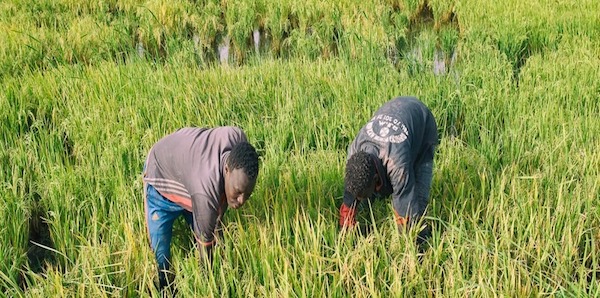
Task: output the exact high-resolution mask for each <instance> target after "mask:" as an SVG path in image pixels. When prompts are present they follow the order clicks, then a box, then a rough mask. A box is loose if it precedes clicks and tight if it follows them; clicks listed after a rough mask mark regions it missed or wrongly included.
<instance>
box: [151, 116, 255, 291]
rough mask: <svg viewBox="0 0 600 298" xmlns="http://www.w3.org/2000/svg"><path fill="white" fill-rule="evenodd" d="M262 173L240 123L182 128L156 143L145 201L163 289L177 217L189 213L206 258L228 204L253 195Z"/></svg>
mask: <svg viewBox="0 0 600 298" xmlns="http://www.w3.org/2000/svg"><path fill="white" fill-rule="evenodd" d="M257 175H258V154H257V153H256V150H255V149H254V147H253V146H252V145H250V144H249V143H248V142H247V139H246V135H245V134H244V132H243V131H242V130H241V129H240V128H237V127H217V128H211V129H209V128H183V129H180V130H178V131H176V132H174V133H172V134H170V135H167V136H166V137H164V138H162V139H161V140H159V141H158V142H157V143H156V144H155V145H154V146H153V147H152V149H151V150H150V153H149V154H148V159H147V160H146V164H145V170H144V191H145V196H144V197H145V198H144V203H145V204H144V206H145V213H146V224H147V228H148V235H149V238H150V245H151V247H152V250H153V252H154V254H155V258H156V262H157V264H158V270H159V285H160V288H161V289H162V288H164V287H165V286H167V285H168V284H169V283H170V282H172V279H173V277H174V276H173V275H172V274H169V271H168V270H169V267H170V258H171V237H172V229H173V222H174V221H175V219H176V218H178V217H179V216H183V217H184V218H185V220H186V221H187V223H188V224H189V225H190V226H191V227H192V230H193V233H194V236H195V238H196V241H197V244H198V248H199V250H200V255H201V257H202V259H207V260H209V261H210V260H212V248H213V246H214V245H215V243H216V242H217V239H218V238H220V236H221V235H220V234H221V233H220V230H221V229H220V226H221V220H222V218H223V215H224V214H225V211H226V210H227V207H228V206H229V207H231V208H233V209H237V208H239V207H241V206H242V205H243V204H244V203H245V202H246V201H247V200H248V198H249V197H250V194H252V191H253V190H254V186H255V184H256V179H257ZM200 261H202V260H200Z"/></svg>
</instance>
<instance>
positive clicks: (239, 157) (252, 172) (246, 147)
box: [227, 142, 258, 180]
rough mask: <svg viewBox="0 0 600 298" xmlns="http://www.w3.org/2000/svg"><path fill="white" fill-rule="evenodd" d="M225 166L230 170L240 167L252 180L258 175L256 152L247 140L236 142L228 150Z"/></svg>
mask: <svg viewBox="0 0 600 298" xmlns="http://www.w3.org/2000/svg"><path fill="white" fill-rule="evenodd" d="M227 166H228V167H229V169H230V170H235V169H242V170H243V171H244V173H245V174H246V175H248V178H250V179H253V180H254V179H256V177H257V176H258V153H256V149H254V147H253V146H252V145H251V144H250V143H248V142H241V143H237V144H235V145H234V146H233V148H231V151H230V152H229V157H228V158H227Z"/></svg>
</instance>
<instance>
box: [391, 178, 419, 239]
mask: <svg viewBox="0 0 600 298" xmlns="http://www.w3.org/2000/svg"><path fill="white" fill-rule="evenodd" d="M413 175H414V173H413V172H412V171H410V170H409V167H406V166H399V167H398V168H396V169H395V170H394V171H393V172H392V173H391V175H390V182H391V183H392V188H393V192H392V206H393V207H394V217H395V221H396V225H398V231H399V232H401V233H402V232H404V230H406V228H407V227H408V226H409V225H410V223H411V222H412V221H413V220H414V219H416V218H413V217H415V216H416V217H418V215H420V209H421V206H420V204H419V202H418V200H416V193H415V187H414V177H413Z"/></svg>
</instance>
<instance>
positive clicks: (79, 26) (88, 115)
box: [0, 0, 600, 297]
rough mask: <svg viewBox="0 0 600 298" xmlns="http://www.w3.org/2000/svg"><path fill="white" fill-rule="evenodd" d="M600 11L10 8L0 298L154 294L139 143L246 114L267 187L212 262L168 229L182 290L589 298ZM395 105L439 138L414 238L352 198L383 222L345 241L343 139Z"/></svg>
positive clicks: (181, 5)
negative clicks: (413, 107)
mask: <svg viewBox="0 0 600 298" xmlns="http://www.w3.org/2000/svg"><path fill="white" fill-rule="evenodd" d="M599 10H600V7H599V6H598V4H597V2H596V1H580V2H579V4H578V5H574V4H569V3H566V2H565V3H562V2H561V3H553V4H548V3H546V2H544V1H534V2H528V3H527V4H523V3H520V2H514V1H513V2H508V3H492V2H487V1H444V0H441V1H433V0H432V1H422V0H419V1H413V0H401V1H354V0H347V1H337V2H322V1H305V2H301V3H297V2H294V1H280V2H277V3H270V2H266V1H246V2H240V3H237V2H235V3H234V2H231V1H170V2H169V1H167V2H162V1H134V0H131V1H128V0H112V1H95V2H85V3H84V2H80V1H73V0H61V1H16V0H14V1H5V2H3V3H0V30H1V32H2V33H3V34H0V81H1V82H2V86H3V88H2V90H1V91H0V122H1V123H2V125H1V126H0V136H1V138H2V144H1V146H0V163H1V164H2V168H1V169H0V191H1V193H2V203H3V204H2V207H1V208H0V230H1V231H2V233H1V234H0V237H2V239H1V241H2V242H1V245H0V268H1V270H0V289H1V290H2V291H1V292H2V293H3V294H2V295H6V296H11V297H13V296H34V297H40V296H44V297H52V296H69V297H70V296H76V297H80V296H85V297H88V296H92V297H105V296H144V297H146V296H158V293H157V292H156V290H155V289H154V286H153V282H154V279H155V278H156V271H155V264H154V262H153V255H152V252H151V251H150V249H149V247H148V245H147V239H146V235H145V233H146V232H145V227H144V219H143V203H142V192H141V188H142V185H141V180H140V172H141V169H142V165H143V160H144V158H145V155H146V154H147V151H148V150H149V148H150V147H151V146H152V144H153V143H154V142H156V141H157V140H158V139H160V138H161V137H162V136H164V135H165V134H168V133H170V132H172V131H174V130H176V129H178V128H180V127H182V126H216V125H238V126H240V127H242V128H243V129H244V130H245V131H246V133H247V135H248V137H249V139H250V140H251V142H252V143H253V144H255V145H256V147H257V149H258V150H259V152H260V154H261V169H260V174H259V181H258V184H257V188H256V190H255V193H254V194H253V195H252V198H251V200H250V201H249V203H248V204H247V205H246V206H245V207H244V208H242V209H241V210H239V211H236V210H231V211H229V212H228V213H227V215H226V218H225V239H224V241H223V243H221V245H220V246H218V247H217V249H216V255H215V262H214V264H213V266H212V267H211V268H204V267H199V266H198V256H197V253H196V250H195V248H194V247H193V242H192V238H191V235H190V233H189V231H188V230H187V228H186V227H185V225H184V223H183V222H178V223H177V224H176V227H175V229H176V236H175V239H174V244H173V255H174V258H173V262H174V264H173V270H174V271H175V272H176V273H177V278H176V282H177V286H178V290H179V293H181V294H182V295H183V296H188V297H196V296H201V297H203V296H204V297H205V296H302V297H305V296H311V297H312V296H330V297H346V296H357V297H367V296H368V297H388V296H394V297H395V296H428V297H429V296H452V297H455V296H511V297H512V296H519V297H520V296H558V297H564V296H568V297H570V296H592V297H593V296H598V295H600V288H599V287H598V278H600V269H599V268H600V267H599V265H600V264H599V263H600V258H599V256H598V252H599V251H600V230H599V228H598V227H599V226H600V209H599V208H598V204H597V201H598V199H599V194H600V180H599V179H598V177H600V175H599V174H600V173H599V172H598V165H599V164H600V155H599V154H598V152H597V148H598V147H599V146H600V138H599V137H598V135H599V134H600V121H599V120H598V119H600V103H599V101H598V98H599V97H600V83H599V82H598V80H597V79H596V78H598V77H599V76H600V51H599V50H598V49H600V47H599V46H600V39H599V38H598V36H600V35H599V34H597V33H598V28H600V26H599V25H600V18H599V17H598V16H597V14H594V12H597V11H599ZM254 31H258V32H259V33H260V38H261V39H260V40H261V44H260V48H259V51H258V52H257V51H256V48H255V44H254V40H253V38H254V35H253V34H254V33H253V32H254ZM223 43H227V44H228V45H229V46H230V48H231V51H230V56H229V57H228V59H229V61H228V64H227V65H219V64H220V62H219V59H218V57H219V56H218V55H219V53H218V52H217V50H218V46H219V45H222V44H223ZM440 52H441V53H443V54H444V55H446V57H444V58H442V61H441V63H444V65H445V71H444V72H438V71H434V70H435V67H436V65H438V64H439V63H440V61H439V59H440V56H439V53H440ZM404 94H407V95H416V96H418V97H420V98H421V99H422V100H423V101H424V102H425V103H426V104H427V105H428V106H429V107H430V108H431V109H432V111H433V114H434V115H435V116H436V119H437V122H438V127H439V133H440V136H441V143H440V146H439V148H438V154H437V156H436V159H435V169H434V179H433V186H432V190H431V203H430V205H429V208H428V211H427V218H426V219H425V220H426V221H427V222H428V223H430V224H431V225H432V227H433V236H432V239H431V240H430V242H429V245H428V247H427V248H426V249H425V250H422V251H421V250H419V248H418V247H416V246H415V245H414V244H413V243H414V241H415V234H416V232H417V231H411V232H410V233H407V234H403V235H400V234H398V233H397V231H396V227H395V225H394V222H393V220H392V217H391V214H392V211H391V205H390V204H389V201H386V200H383V201H376V202H374V203H373V204H372V205H371V206H366V207H365V208H364V209H363V210H362V211H361V214H360V217H359V218H360V221H361V222H363V223H367V222H373V223H374V224H375V229H374V231H373V232H372V233H371V234H368V235H366V236H360V235H358V234H357V233H355V232H353V231H350V232H348V233H342V232H340V231H338V230H337V207H338V206H339V204H340V203H341V195H342V192H343V170H344V166H345V160H346V148H347V146H348V144H349V143H350V142H351V141H352V139H353V138H354V137H355V134H356V132H357V131H358V129H359V128H360V127H361V126H362V125H363V124H364V123H365V122H366V121H367V120H368V119H369V118H370V116H371V115H372V113H373V112H374V111H375V110H376V109H377V108H378V107H379V106H380V105H381V104H382V103H384V102H385V101H387V100H389V99H391V98H392V97H394V96H396V95H404ZM44 229H47V232H44V231H45V230H44ZM44 233H47V234H48V235H45V234H44ZM39 235H42V237H41V238H40V237H39ZM44 235H45V236H44ZM38 238H39V239H38ZM45 238H49V239H45ZM32 253H33V254H41V256H38V258H35V257H34V256H32Z"/></svg>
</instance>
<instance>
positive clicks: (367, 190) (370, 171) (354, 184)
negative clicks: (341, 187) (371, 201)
mask: <svg viewBox="0 0 600 298" xmlns="http://www.w3.org/2000/svg"><path fill="white" fill-rule="evenodd" d="M376 182H377V173H376V170H375V163H374V162H373V160H372V159H371V155H370V154H369V153H366V152H364V151H359V152H357V153H355V154H353V155H352V156H350V159H348V162H347V163H346V178H345V185H346V191H348V192H349V193H350V194H351V195H353V196H354V197H356V198H357V199H358V200H363V199H368V198H370V197H371V195H372V194H373V192H374V191H375V183H376Z"/></svg>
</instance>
